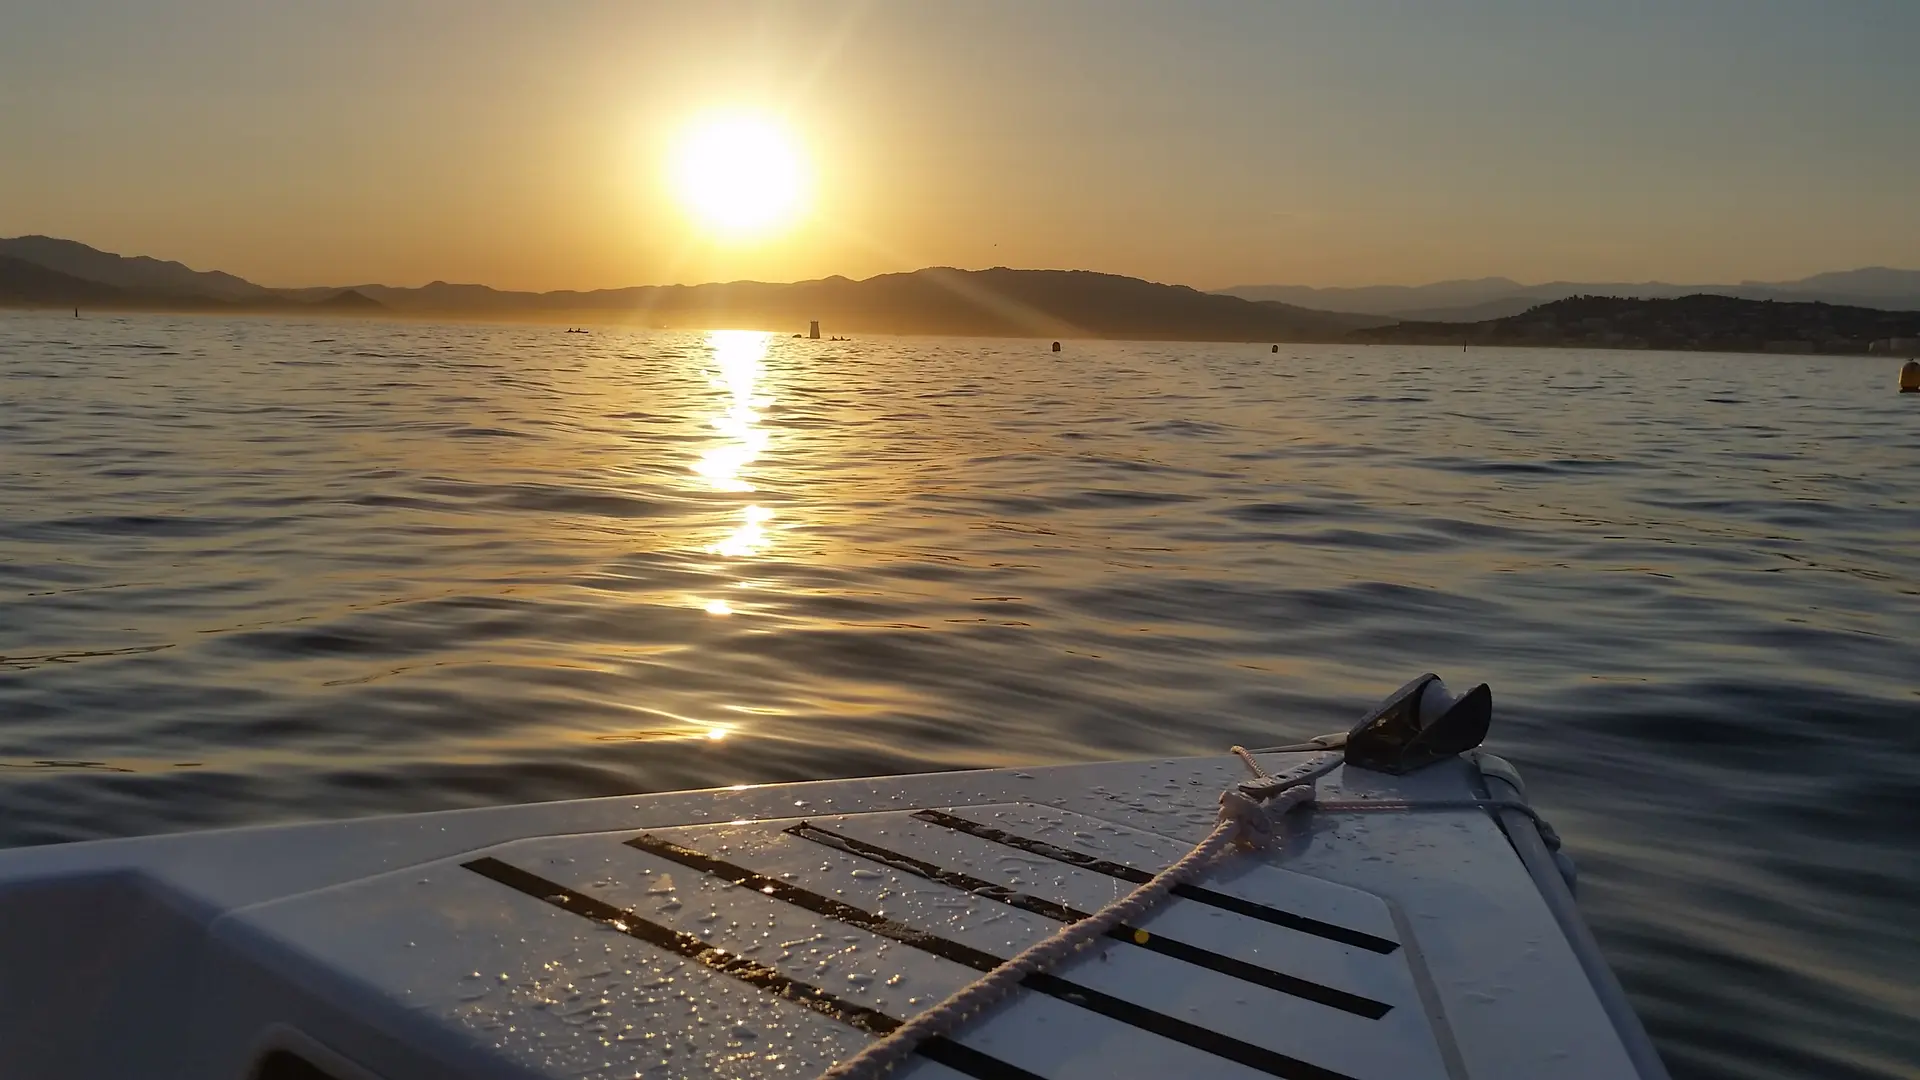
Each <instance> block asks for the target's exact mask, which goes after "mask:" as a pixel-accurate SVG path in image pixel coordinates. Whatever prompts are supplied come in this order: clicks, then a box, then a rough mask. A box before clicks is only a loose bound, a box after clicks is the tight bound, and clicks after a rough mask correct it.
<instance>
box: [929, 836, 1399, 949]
mask: <svg viewBox="0 0 1920 1080" xmlns="http://www.w3.org/2000/svg"><path fill="white" fill-rule="evenodd" d="M913 816H914V817H916V818H919V819H920V820H921V821H924V822H927V823H928V824H931V825H938V826H940V827H941V828H943V829H952V830H954V831H955V832H963V833H966V834H967V835H969V836H977V837H979V838H980V839H982V840H991V841H992V842H994V843H996V844H1005V845H1006V846H1008V847H1013V848H1019V849H1020V850H1021V851H1030V852H1032V853H1034V854H1035V855H1044V856H1046V857H1047V858H1049V859H1052V860H1054V861H1056V862H1063V863H1066V864H1067V865H1069V866H1077V867H1079V868H1080V869H1082V870H1091V871H1093V872H1094V873H1096V874H1105V875H1106V876H1108V877H1113V878H1119V879H1120V880H1122V881H1131V882H1133V883H1134V884H1136V885H1138V884H1144V883H1145V882H1148V881H1152V880H1153V875H1152V874H1149V873H1148V872H1146V871H1145V870H1142V869H1140V868H1138V867H1134V866H1127V865H1126V864H1124V863H1117V862H1108V861H1107V860H1106V859H1096V858H1094V857H1093V856H1091V855H1087V854H1084V853H1082V852H1078V851H1072V850H1069V849H1067V848H1063V847H1056V846H1054V845H1053V844H1049V843H1047V842H1046V841H1044V840H1035V839H1032V838H1031V837H1026V836H1017V835H1015V834H1013V833H1010V832H1007V831H1006V830H1004V829H996V828H994V827H993V826H991V825H982V824H980V823H979V822H977V821H969V820H967V819H966V818H963V817H956V816H954V815H953V814H949V813H946V812H944V811H940V810H918V811H915V812H914V815H913ZM1172 892H1173V895H1175V896H1178V897H1181V898H1182V899H1186V900H1192V901H1195V902H1196V903H1201V904H1206V905H1208V906H1209V907H1216V908H1219V909H1220V910H1222V911H1231V912H1233V913H1234V914H1235V915H1245V916H1246V917H1247V918H1249V919H1258V920H1260V921H1261V922H1264V923H1271V924H1273V925H1274V926H1284V927H1286V928H1287V929H1289V930H1298V931H1300V932H1301V933H1303V934H1312V935H1313V936H1315V937H1322V938H1326V939H1327V940H1328V941H1337V942H1339V943H1340V944H1342V945H1351V946H1353V947H1354V948H1356V949H1365V950H1367V951H1368V952H1372V953H1380V954H1382V955H1385V954H1387V953H1390V952H1392V951H1393V950H1395V949H1397V948H1399V947H1400V943H1399V942H1397V941H1391V940H1389V939H1387V938H1383V937H1378V936H1376V935H1373V934H1369V933H1367V932H1366V931H1364V930H1352V929H1349V928H1347V927H1344V926H1340V925H1338V924H1337V923H1330V922H1322V921H1320V920H1319V919H1315V918H1310V917H1308V916H1306V915H1295V914H1294V913H1293V912H1291V911H1282V910H1281V909H1279V908H1276V907H1269V906H1268V905H1266V904H1258V903H1255V902H1253V901H1252V900H1243V899H1241V898H1240V897H1237V896H1230V895H1228V894H1226V893H1223V892H1215V891H1214V890H1212V889H1208V888H1205V887H1203V886H1199V885H1175V886H1174V887H1173V889H1172Z"/></svg>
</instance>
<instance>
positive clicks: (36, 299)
mask: <svg viewBox="0 0 1920 1080" xmlns="http://www.w3.org/2000/svg"><path fill="white" fill-rule="evenodd" d="M125 300H126V293H124V292H123V291H121V290H119V289H116V288H114V287H113V286H111V285H102V284H100V283H99V282H97V281H87V280H85V279H82V278H77V277H74V276H73V275H71V274H63V273H61V272H60V271H58V270H49V269H47V268H46V267H44V266H41V265H40V264H38V263H31V262H28V261H26V260H25V259H15V258H10V257H7V256H4V255H0V304H4V305H10V306H16V307H18V306H33V307H45V306H55V307H67V306H70V305H80V304H86V305H94V304H111V303H116V302H124V301H125Z"/></svg>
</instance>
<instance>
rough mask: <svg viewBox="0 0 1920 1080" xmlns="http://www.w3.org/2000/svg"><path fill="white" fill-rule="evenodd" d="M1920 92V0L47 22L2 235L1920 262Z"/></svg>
mask: <svg viewBox="0 0 1920 1080" xmlns="http://www.w3.org/2000/svg"><path fill="white" fill-rule="evenodd" d="M1917 55H1920V2H1914V0H1805V2H1787V0H1604V2H1601V0H1338V2H1332V0H1329V2H1324V3H1321V2H1306V0H1186V2H1182V3H1171V2H1165V3H1162V2H1145V0H953V2H944V0H940V2H936V0H897V2H875V0H868V2H854V0H848V2H832V0H819V2H806V3H802V2H793V3H780V2H772V0H760V2H751V3H746V2H742V3H730V2H725V0H707V2H700V3H692V2H686V3H678V2H675V3H667V2H650V0H623V2H587V0H577V2H573V0H554V2H547V3H538V4H536V3H522V2H509V0H335V2H329V3H313V2H293V0H169V2H167V3H152V2H147V0H57V2H55V0H13V2H11V3H7V4H5V5H4V8H0V236H11V235H17V234H21V233H36V232H37V233H47V234H51V235H56V236H64V237H69V238H72V239H76V240H81V241H84V242H86V243H90V244H93V245H94V246H96V247H101V248H105V249H108V250H113V251H119V252H123V253H130V254H133V253H137V254H151V255H155V256H158V257H162V258H173V259H179V260H181V261H183V262H186V263H188V264H189V265H192V266H194V267H196V268H202V269H205V268H219V269H224V270H229V271H231V272H234V273H237V274H240V275H242V276H244V277H247V278H250V279H252V280H255V281H258V282H260V283H262V284H267V285H280V286H292V285H315V284H335V285H344V284H356V283H362V282H381V283H386V284H395V285H415V284H421V283H424V282H426V281H429V280H432V279H436V278H437V279H446V280H453V281H479V282H485V283H488V284H492V285H496V286H500V287H505V288H524V289H557V288H599V287H608V286H619V285H631V284H648V283H661V282H672V281H702V280H714V279H735V278H760V279H765V280H793V279H798V278H809V277H820V276H825V275H828V274H835V273H839V274H846V275H848V276H852V277H864V276H868V275H871V274H875V273H881V272H886V271H894V270H906V269H912V268H915V267H919V266H925V265H936V264H937V265H956V266H964V267H983V266H992V265H1010V266H1022V267H1076V268H1087V269H1095V270H1103V271H1109V272H1114V273H1123V274H1132V275H1137V276H1141V277H1147V278H1151V279H1155V280H1161V281H1174V282H1182V283H1186V284H1191V285H1196V286H1200V287H1209V288H1211V287H1223V286H1227V285H1232V284H1241V283H1256V282H1285V283H1300V284H1311V285H1355V284H1372V283H1383V282H1404V283H1415V282H1423V281H1430V280H1435V279H1440V278H1452V277H1477V276H1485V275H1506V276H1510V277H1514V278H1518V279H1521V280H1547V279H1554V278H1572V279H1580V280H1641V279H1646V278H1660V279H1664V280H1669V281H1695V282H1700V281H1737V280H1740V279H1778V278H1792V277H1799V276H1803V275H1806V274H1809V273H1813V272H1817V271H1822V270H1834V269H1846V268H1851V267H1856V266H1862V265H1870V264H1884V265H1895V266H1908V267H1912V266H1920V197H1916V194H1915V193H1916V192H1920V137H1917V135H1916V133H1917V132H1920V66H1916V59H1915V58H1916V56H1917ZM717 114H724V115H746V116H751V117H755V118H758V120H759V121H764V122H766V123H770V124H773V125H775V126H777V127H778V129H779V130H781V131H783V132H786V133H787V134H788V135H789V136H790V138H791V142H792V144H793V145H795V146H797V147H798V148H799V153H800V156H801V161H800V163H799V166H800V168H801V169H802V170H803V171H804V173H805V177H804V190H803V191H802V192H801V193H800V194H798V195H797V196H796V198H795V200H794V205H793V207H792V208H791V209H790V210H783V211H782V215H783V216H782V220H781V221H779V222H778V223H776V224H775V225H772V226H763V225H761V224H758V223H755V224H754V225H753V228H752V229H751V230H749V231H747V232H744V233H739V234H735V233H728V232H726V231H725V230H720V229H716V228H715V227H714V226H713V224H712V222H711V221H702V220H701V219H700V218H698V217H696V216H693V215H691V214H690V212H689V208H688V205H687V199H685V198H683V197H680V195H677V194H676V188H675V183H676V181H675V176H676V175H677V174H676V173H675V169H676V168H677V167H679V166H678V165H677V164H676V160H677V159H676V157H675V155H676V153H679V154H681V155H682V157H684V156H685V151H684V150H682V151H676V150H675V149H674V148H675V147H676V146H683V145H684V144H685V141H686V139H688V138H689V137H690V136H689V135H688V131H689V126H690V125H698V124H699V123H701V122H702V118H703V117H711V116H714V115H717ZM680 164H684V162H681V163H680ZM783 205H784V204H783ZM743 220H745V219H743Z"/></svg>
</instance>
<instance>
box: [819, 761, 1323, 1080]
mask: <svg viewBox="0 0 1920 1080" xmlns="http://www.w3.org/2000/svg"><path fill="white" fill-rule="evenodd" d="M1233 752H1234V755H1235V756H1237V757H1239V758H1240V760H1241V761H1243V762H1245V763H1246V764H1247V767H1248V768H1250V769H1252V770H1253V774H1254V777H1255V778H1256V779H1262V780H1264V779H1268V778H1269V777H1268V773H1267V771H1266V770H1265V769H1262V768H1261V767H1260V763H1259V762H1257V761H1255V760H1253V755H1251V754H1249V753H1247V751H1246V750H1245V749H1243V748H1241V747H1238V746H1236V747H1234V748H1233ZM1336 764H1337V762H1336ZM1323 771H1324V770H1323ZM1311 801H1313V778H1312V777H1309V778H1307V779H1305V780H1303V781H1302V782H1301V783H1298V784H1295V785H1294V786H1292V787H1289V788H1287V789H1286V790H1284V791H1282V792H1280V793H1279V794H1278V795H1275V796H1273V797H1272V798H1270V799H1267V800H1266V801H1265V802H1262V801H1260V800H1257V799H1254V798H1253V797H1251V796H1249V795H1246V794H1243V793H1242V792H1240V791H1239V790H1236V789H1230V790H1228V791H1226V792H1224V793H1222V794H1221V796H1220V816H1219V818H1218V819H1217V820H1216V821H1215V822H1214V826H1213V831H1212V832H1209V833H1208V834H1207V838H1206V839H1204V840H1202V841H1200V842H1199V843H1198V844H1196V845H1194V848H1193V850H1192V851H1189V852H1187V853H1186V854H1185V855H1183V856H1181V858H1180V861H1178V862H1176V863H1174V864H1173V865H1172V866H1169V867H1167V868H1166V869H1165V870H1162V871H1160V872H1159V873H1158V874H1155V875H1154V876H1153V878H1152V879H1151V880H1149V881H1147V882H1145V883H1143V884H1142V885H1141V886H1140V887H1139V888H1137V889H1135V890H1133V891H1132V892H1130V893H1128V894H1127V895H1125V896H1123V897H1121V898H1120V899H1118V900H1115V901H1114V902H1113V903H1111V904H1108V905H1107V906H1106V907H1103V908H1101V909H1100V910H1099V911H1096V912H1094V913H1093V914H1092V915H1089V916H1087V917H1086V918H1084V919H1081V920H1080V921H1079V922H1075V923H1068V924H1067V925H1065V926H1063V927H1061V928H1060V930H1059V932H1057V933H1055V934H1054V935H1053V936H1052V937H1048V938H1045V939H1042V940H1040V941H1037V942H1035V943H1033V944H1032V945H1030V946H1028V947H1027V948H1026V949H1025V950H1023V951H1021V953H1020V954H1019V955H1017V956H1015V957H1014V958H1013V959H1011V960H1008V961H1007V962H1006V963H1004V964H1001V965H1000V966H999V967H996V968H994V969H993V970H992V971H989V972H987V973H986V974H985V975H982V976H981V977H980V978H979V979H977V980H975V981H974V982H972V983H970V984H969V985H967V986H964V987H962V988H961V989H960V990H959V991H957V992H956V993H954V994H953V996H951V997H949V998H947V999H946V1000H945V1001H942V1002H941V1003H940V1004H938V1005H935V1006H934V1007H933V1008H931V1009H928V1010H927V1011H926V1012H923V1013H921V1014H920V1015H918V1016H916V1017H914V1018H913V1019H911V1020H909V1021H907V1022H906V1023H904V1024H902V1025H900V1026H899V1027H897V1028H895V1029H894V1030H893V1031H891V1032H889V1033H888V1034H887V1035H886V1036H885V1037H883V1038H881V1039H879V1040H877V1041H875V1042H871V1043H868V1044H867V1045H866V1047H865V1048H864V1049H862V1050H861V1051H860V1052H859V1053H857V1054H855V1055H853V1056H852V1057H850V1058H847V1059H846V1060H845V1061H842V1062H839V1063H838V1064H836V1065H834V1066H833V1068H831V1069H828V1070H827V1071H826V1072H824V1073H822V1074H821V1075H820V1080H877V1078H878V1077H882V1076H885V1075H886V1074H887V1073H889V1072H891V1071H892V1070H893V1067H894V1066H895V1065H898V1064H899V1063H900V1062H901V1061H903V1060H905V1058H906V1056H907V1055H908V1054H911V1053H913V1050H914V1048H915V1047H917V1046H919V1045H920V1044H921V1043H922V1042H924V1041H926V1040H927V1039H930V1038H932V1037H934V1036H936V1035H944V1034H946V1033H947V1032H949V1031H952V1030H953V1029H954V1028H956V1027H958V1026H959V1025H960V1024H962V1023H964V1022H966V1020H968V1019H969V1018H970V1017H972V1016H973V1015H975V1014H976V1013H978V1012H980V1011H981V1010H982V1009H985V1008H987V1007H988V1006H991V1005H993V1004H995V1003H997V1002H998V1001H1000V999H1002V998H1004V997H1006V996H1007V995H1008V994H1010V993H1012V992H1013V990H1014V988H1015V987H1016V986H1018V985H1020V981H1021V980H1022V979H1025V978H1026V977H1027V976H1028V975H1031V974H1033V973H1034V972H1037V971H1043V970H1045V969H1047V968H1049V967H1052V966H1053V965H1054V964H1056V963H1059V962H1060V961H1061V960H1063V959H1065V958H1066V957H1067V956H1068V955H1070V954H1072V953H1074V952H1077V951H1079V950H1080V949H1082V948H1084V947H1086V946H1087V945H1089V944H1091V943H1092V942H1094V941H1097V940H1099V939H1100V938H1102V937H1105V936H1106V934H1107V931H1109V930H1112V929H1113V928H1114V927H1116V926H1119V925H1120V924H1121V923H1127V922H1133V921H1134V920H1136V919H1138V918H1139V917H1140V916H1141V915H1143V914H1145V913H1146V912H1147V911H1148V910H1149V909H1151V908H1152V907H1153V906H1154V905H1155V904H1158V903H1159V902H1160V901H1161V900H1163V899H1165V898H1166V895H1167V893H1168V892H1169V891H1171V890H1172V889H1173V887H1174V886H1175V885H1179V884H1182V883H1183V882H1186V881H1189V880H1191V879H1193V878H1196V877H1198V876H1200V872H1201V871H1203V870H1205V869H1206V868H1207V866H1208V864H1210V863H1212V862H1213V861H1214V860H1215V859H1217V858H1219V857H1220V855H1221V854H1222V853H1224V852H1225V851H1226V850H1227V849H1228V848H1230V847H1232V846H1233V845H1235V844H1243V845H1246V846H1249V847H1260V846H1264V845H1265V844H1266V843H1267V841H1268V840H1269V839H1271V837H1272V835H1273V822H1274V819H1276V818H1278V817H1279V816H1280V815H1282V814H1285V813H1286V812H1287V811H1289V810H1292V809H1293V808H1294V807H1296V806H1299V805H1301V804H1302V803H1306V802H1311Z"/></svg>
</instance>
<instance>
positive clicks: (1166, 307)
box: [355, 267, 1386, 341]
mask: <svg viewBox="0 0 1920 1080" xmlns="http://www.w3.org/2000/svg"><path fill="white" fill-rule="evenodd" d="M355 290H356V291H358V292H361V293H365V294H367V295H369V296H372V297H374V298H376V299H378V300H379V301H380V302H381V303H383V304H386V305H387V306H388V307H390V308H392V309H393V310H395V311H401V312H415V313H420V314H451V315H470V316H471V315H482V316H510V317H512V316H518V317H527V316H553V317H559V316H563V315H569V314H572V315H587V314H601V315H617V316H620V317H623V318H629V319H632V320H634V321H639V322H643V323H646V324H649V325H671V326H728V325H735V326H752V327H760V328H765V329H789V328H801V327H804V326H806V324H807V323H808V322H809V321H810V320H813V319H818V320H820V321H821V323H822V324H823V325H824V326H825V327H826V328H827V329H828V331H829V332H832V333H904V334H961V335H981V336H1033V337H1105V338H1136V339H1177V340H1188V341H1208V340H1214V341H1218V340H1227V341H1266V340H1275V341H1279V340H1323V341H1329V340H1336V339H1338V338H1340V337H1341V336H1343V335H1344V334H1345V333H1346V332H1347V331H1349V330H1353V329H1356V328H1359V327H1364V326H1378V325H1381V324H1382V323H1384V322H1385V321H1386V320H1383V319H1380V318H1377V317H1372V316H1356V315H1351V314H1340V313H1333V312H1323V311H1311V310H1308V309H1305V308H1298V307H1293V306H1291V305H1287V304H1271V303H1252V302H1248V301H1244V300H1240V299H1238V298H1235V297H1228V296H1219V295H1215V294H1212V293H1205V292H1201V291H1199V290H1197V289H1191V288H1188V287H1186V286H1184V285H1162V284H1157V283H1154V282H1150V281H1142V280H1140V279H1138V278H1130V277H1120V276H1117V275H1114V274H1096V273H1093V272H1091V271H1085V270H1013V269H1008V268H1006V267H996V268H994V269H991V270H957V269H954V268H951V267H933V268H929V269H925V270H916V271H913V272H912V273H905V274H881V275H879V276H877V277H871V278H867V279H865V280H864V281H854V280H851V279H849V278H844V277H830V278H822V279H820V280H817V281H798V282H793V283H791V284H773V283H767V282H757V281H735V282H726V283H716V284H708V285H649V286H639V287H635V288H627V289H605V290H599V291H595V292H571V291H566V292H551V293H524V292H502V291H498V290H494V289H490V288H487V287H486V286H483V285H450V284H447V283H446V282H434V283H433V284H431V285H427V286H424V287H422V288H419V289H395V288H389V287H385V286H377V285H374V286H368V285H361V286H355Z"/></svg>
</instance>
